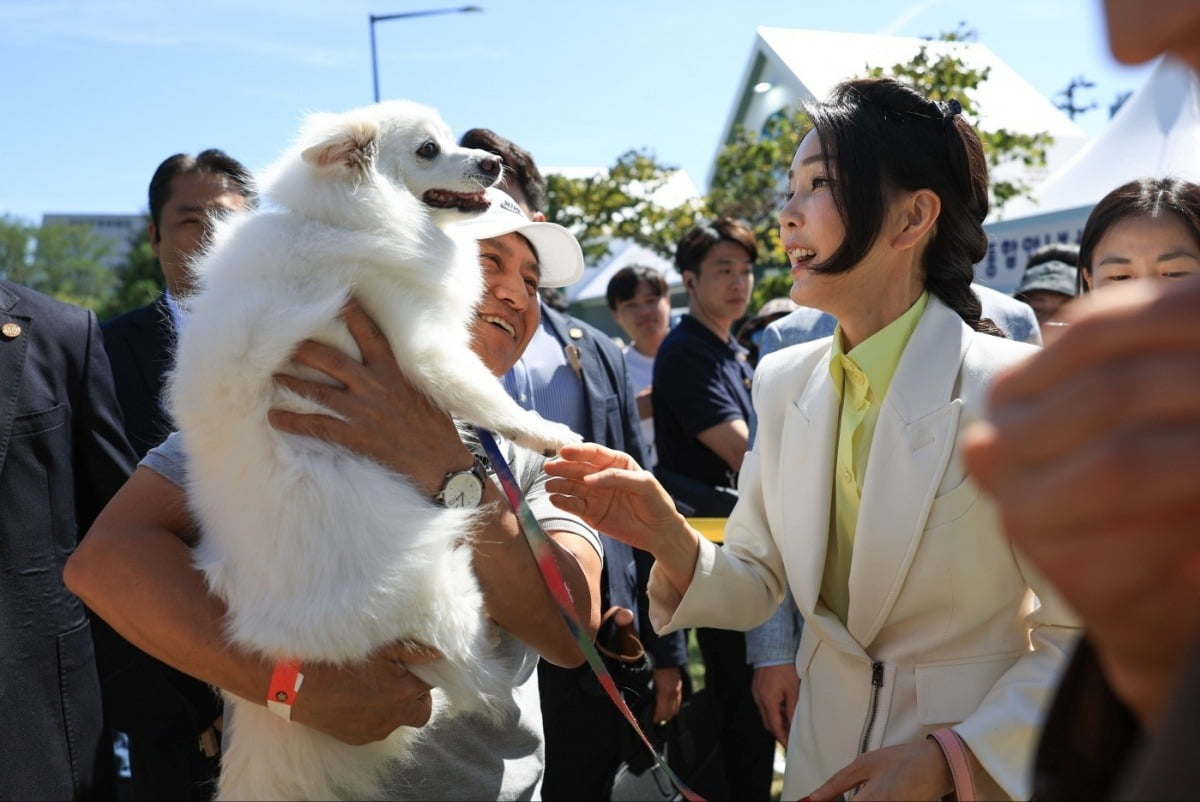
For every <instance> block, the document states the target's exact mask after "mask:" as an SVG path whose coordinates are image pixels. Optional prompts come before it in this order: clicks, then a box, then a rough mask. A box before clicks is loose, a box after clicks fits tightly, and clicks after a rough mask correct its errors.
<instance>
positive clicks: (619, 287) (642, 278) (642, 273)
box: [604, 265, 667, 312]
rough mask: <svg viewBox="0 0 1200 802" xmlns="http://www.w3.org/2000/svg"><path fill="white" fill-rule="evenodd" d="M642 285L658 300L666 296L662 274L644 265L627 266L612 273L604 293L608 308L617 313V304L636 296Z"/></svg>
mask: <svg viewBox="0 0 1200 802" xmlns="http://www.w3.org/2000/svg"><path fill="white" fill-rule="evenodd" d="M642 284H646V285H647V286H649V287H650V291H651V292H653V293H654V294H655V295H657V296H658V297H659V298H662V297H663V296H665V295H666V294H667V280H666V279H664V278H663V275H662V273H659V272H658V271H657V270H655V269H654V268H653V267H646V266H645V265H629V266H627V267H622V268H621V269H620V270H618V271H617V272H616V273H613V277H612V278H610V279H609V280H608V289H607V290H605V293H604V295H605V298H606V299H607V300H608V308H609V309H611V310H612V311H614V312H615V311H617V304H619V303H620V302H621V301H628V300H629V299H630V298H632V297H633V296H635V295H637V291H638V287H639V286H640V285H642Z"/></svg>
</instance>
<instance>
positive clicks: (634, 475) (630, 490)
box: [545, 443, 700, 593]
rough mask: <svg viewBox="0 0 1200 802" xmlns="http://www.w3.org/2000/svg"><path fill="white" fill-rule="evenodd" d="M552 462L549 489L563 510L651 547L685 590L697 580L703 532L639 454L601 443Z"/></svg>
mask: <svg viewBox="0 0 1200 802" xmlns="http://www.w3.org/2000/svg"><path fill="white" fill-rule="evenodd" d="M558 455H559V459H554V460H549V461H547V462H546V465H545V471H546V474H547V475H548V476H549V477H550V478H549V479H548V480H547V481H546V490H547V491H548V492H549V493H550V494H551V495H550V500H551V501H552V502H553V503H554V504H555V505H556V506H557V507H559V508H560V509H563V510H566V511H567V512H569V513H572V514H574V515H578V516H579V517H580V518H582V519H583V520H584V521H586V522H587V523H588V525H589V526H592V527H594V528H596V529H597V530H599V531H601V532H603V533H604V534H606V535H608V536H610V537H614V538H616V539H617V540H620V541H623V542H625V543H628V544H629V545H631V546H633V547H634V548H638V549H642V550H643V551H648V552H650V553H651V554H653V555H654V558H655V560H656V561H657V562H658V563H659V565H660V566H661V567H662V568H663V569H664V570H665V571H666V572H667V578H668V579H670V581H671V584H672V585H674V586H675V587H676V588H677V589H678V590H679V591H680V592H681V593H682V592H684V591H686V590H687V586H688V585H689V584H691V577H692V571H693V569H694V568H695V565H696V555H697V554H699V549H700V546H699V543H700V534H699V533H698V532H697V531H696V530H695V529H693V528H692V527H690V526H688V523H687V521H686V519H684V517H683V516H682V515H680V514H679V513H678V512H677V511H676V509H675V503H674V502H673V501H672V500H671V496H670V494H668V493H667V491H666V490H665V489H664V488H663V486H662V485H660V484H659V483H658V480H657V479H655V478H654V474H652V473H650V472H649V471H645V470H642V468H641V467H640V466H639V465H638V464H637V462H635V461H634V459H633V457H630V456H629V455H628V454H625V453H623V452H620V451H614V450H612V449H611V448H605V447H604V446H601V445H597V444H595V443H580V444H578V445H569V446H564V447H563V448H562V449H561V450H560V451H559V452H558Z"/></svg>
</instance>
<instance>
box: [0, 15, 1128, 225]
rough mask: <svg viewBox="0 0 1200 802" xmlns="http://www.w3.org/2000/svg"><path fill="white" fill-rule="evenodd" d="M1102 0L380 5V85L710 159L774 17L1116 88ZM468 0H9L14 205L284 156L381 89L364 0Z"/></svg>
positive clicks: (6, 167) (4, 178)
mask: <svg viewBox="0 0 1200 802" xmlns="http://www.w3.org/2000/svg"><path fill="white" fill-rule="evenodd" d="M1100 2H1101V0H1006V2H1003V3H998V2H995V1H994V0H978V1H977V0H833V2H831V0H817V1H815V2H814V0H791V1H790V2H784V1H783V0H773V1H772V2H768V0H736V2H707V0H598V1H593V2H589V3H581V2H576V1H575V0H479V2H478V5H480V6H482V7H483V8H484V11H483V12H482V13H473V14H446V15H439V16H430V17H421V18H412V19H400V20H392V21H386V22H379V23H376V25H375V33H376V41H377V46H378V54H379V55H378V68H379V82H380V90H381V94H382V95H383V96H384V97H385V98H386V97H407V98H411V99H413V100H418V101H421V102H424V103H428V104H430V105H433V106H435V107H436V108H438V109H439V110H440V111H441V112H442V115H443V116H444V117H445V118H446V120H447V122H449V124H450V125H451V127H452V128H453V129H454V130H455V131H456V132H461V131H463V130H465V129H466V128H470V127H472V126H476V125H479V126H485V127H490V128H493V129H495V130H496V131H498V132H499V133H501V134H503V135H505V136H508V137H509V138H511V139H513V140H515V141H517V142H518V143H520V144H522V145H523V146H525V147H526V148H528V149H529V150H530V151H531V152H532V153H533V154H534V156H535V157H536V158H537V160H538V162H539V164H541V165H543V166H584V165H594V166H602V165H609V164H611V163H612V162H613V161H614V160H615V159H616V157H617V156H618V155H620V154H621V153H623V152H625V151H626V150H629V149H631V148H647V149H649V150H651V151H652V152H653V153H654V154H655V155H656V156H657V157H658V159H659V160H660V161H661V162H663V163H665V164H668V165H673V166H679V167H683V168H684V169H686V170H687V171H688V172H689V173H690V175H691V176H692V178H693V180H694V181H695V182H696V183H697V184H701V183H702V182H703V181H704V178H705V176H706V174H707V171H708V167H709V164H710V162H711V160H712V158H713V155H714V152H715V150H716V147H717V140H718V138H719V136H720V133H721V128H722V126H723V124H724V122H725V120H726V117H727V114H728V111H729V108H730V106H731V104H732V103H733V100H734V94H735V91H736V89H737V85H738V83H739V81H740V79H741V77H742V73H743V70H744V69H745V67H746V63H747V60H748V59H749V55H750V50H751V46H752V45H753V42H754V31H755V28H756V27H757V26H760V25H765V26H777V27H795V28H817V29H824V30H840V31H850V32H860V33H886V34H895V35H903V36H929V35H936V34H938V33H940V32H942V31H945V30H952V29H954V28H956V27H957V25H958V23H959V21H960V20H961V21H965V22H966V23H967V24H968V26H969V27H972V28H974V29H976V30H977V31H978V33H979V41H981V42H982V43H984V44H986V45H988V46H989V47H990V48H991V49H992V50H993V51H995V52H996V53H997V54H998V55H999V56H1000V57H1001V58H1002V59H1004V60H1005V61H1007V62H1008V63H1009V64H1010V65H1011V66H1012V67H1013V68H1014V69H1015V70H1016V71H1017V72H1018V73H1020V74H1021V75H1023V76H1024V77H1025V79H1026V80H1028V81H1029V82H1030V83H1031V84H1033V85H1034V87H1036V88H1037V89H1038V90H1040V91H1041V92H1042V93H1043V94H1045V95H1047V96H1048V97H1053V96H1054V94H1055V93H1057V92H1058V91H1059V90H1061V89H1062V88H1064V87H1065V86H1066V85H1067V83H1068V82H1069V81H1070V80H1071V78H1072V77H1073V76H1076V75H1084V76H1086V77H1088V78H1089V79H1091V80H1093V81H1095V82H1096V84H1097V87H1096V89H1095V90H1093V91H1092V92H1091V95H1090V96H1091V97H1092V98H1093V99H1095V100H1096V101H1098V103H1099V104H1100V106H1101V109H1100V110H1097V111H1094V112H1091V113H1090V114H1087V115H1084V116H1083V117H1081V118H1079V119H1078V120H1077V122H1079V123H1080V125H1082V126H1083V127H1084V129H1085V130H1086V131H1088V132H1089V134H1093V135H1094V134H1095V133H1096V132H1098V131H1099V130H1100V129H1101V128H1102V127H1103V124H1104V122H1105V120H1106V119H1107V112H1106V111H1104V109H1105V108H1106V107H1107V104H1108V103H1109V101H1110V100H1111V98H1112V97H1113V96H1114V95H1115V94H1116V93H1117V92H1118V91H1121V90H1131V89H1135V88H1136V87H1137V86H1138V85H1139V84H1140V82H1141V80H1142V78H1144V77H1145V75H1146V74H1147V72H1148V67H1145V66H1143V67H1139V68H1129V67H1122V66H1120V65H1117V64H1116V63H1115V62H1114V61H1113V60H1112V58H1111V56H1110V55H1109V53H1108V47H1107V42H1106V40H1105V38H1104V28H1103V21H1102V17H1101V14H1100ZM458 4H459V0H450V2H444V3H443V2H439V1H438V0H376V1H374V2H369V3H363V2H357V0H347V1H345V2H328V1H326V2H320V1H319V0H193V2H190V3H183V2H179V1H178V0H169V1H168V0H161V1H156V0H72V1H68V0H0V74H3V76H4V78H3V82H2V83H0V86H2V87H3V88H2V89H0V110H2V112H0V113H2V114H3V119H4V124H3V125H0V214H9V215H15V216H17V217H19V218H23V219H26V220H30V221H34V222H37V221H39V220H40V218H41V215H42V214H43V213H44V212H113V213H131V212H132V213H137V212H144V211H145V210H146V199H145V194H146V186H147V184H148V182H149V180H150V176H151V174H152V173H153V171H154V168H155V167H156V166H157V165H158V163H159V162H160V161H162V159H164V158H165V157H167V156H169V155H171V154H172V153H176V152H179V151H188V152H192V153H195V152H197V151H199V150H202V149H204V148H207V147H220V148H223V149H225V150H226V151H228V152H229V153H230V154H231V155H233V156H235V157H236V158H238V159H240V160H242V161H243V162H245V163H246V164H247V165H248V166H250V167H252V168H260V167H263V166H265V165H267V164H269V163H270V162H271V161H273V160H274V159H275V157H276V156H277V155H278V154H279V153H280V152H281V151H282V150H283V149H284V147H285V146H286V145H287V144H288V142H289V141H290V140H291V138H292V136H293V135H294V133H295V131H296V129H297V126H298V124H299V121H300V119H301V117H302V116H303V114H304V113H305V112H307V111H313V110H330V111H338V110H343V109H347V108H351V107H354V106H359V105H363V104H366V103H369V102H371V99H372V85H371V53H370V37H369V31H370V25H369V23H368V16H369V14H371V13H374V14H390V13H399V12H406V11H416V10H426V9H435V8H446V7H455V6H456V5H458Z"/></svg>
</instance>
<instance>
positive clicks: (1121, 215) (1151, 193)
mask: <svg viewBox="0 0 1200 802" xmlns="http://www.w3.org/2000/svg"><path fill="white" fill-rule="evenodd" d="M1166 212H1170V213H1171V214H1174V215H1176V216H1177V217H1179V219H1180V220H1182V221H1183V222H1184V223H1185V224H1186V225H1187V227H1188V229H1189V230H1190V231H1191V232H1192V238H1193V239H1195V240H1196V243H1197V244H1198V245H1200V185H1197V184H1193V183H1192V182H1191V181H1185V180H1183V179H1182V178H1138V179H1135V180H1133V181H1130V182H1129V183H1128V184H1122V185H1121V186H1119V187H1117V188H1116V189H1114V190H1113V191H1112V192H1110V193H1108V194H1107V195H1105V196H1104V197H1103V198H1101V199H1100V202H1099V203H1097V204H1096V206H1095V208H1093V209H1092V213H1091V214H1089V215H1088V219H1087V222H1086V223H1084V224H1083V235H1082V236H1081V237H1080V238H1079V277H1078V279H1077V281H1078V284H1077V289H1078V291H1079V292H1081V293H1083V292H1087V289H1088V288H1087V284H1086V282H1084V280H1083V278H1084V273H1085V272H1086V273H1087V274H1088V276H1091V274H1092V259H1093V258H1094V257H1095V253H1096V245H1098V244H1099V242H1100V238H1101V237H1103V236H1104V235H1105V234H1106V233H1108V230H1109V229H1110V228H1112V227H1113V226H1114V225H1116V224H1117V223H1119V222H1121V221H1122V220H1124V219H1126V218H1128V217H1161V216H1162V215H1163V214H1164V213H1166Z"/></svg>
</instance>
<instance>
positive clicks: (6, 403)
mask: <svg viewBox="0 0 1200 802" xmlns="http://www.w3.org/2000/svg"><path fill="white" fill-rule="evenodd" d="M19 301H20V299H19V298H18V297H17V295H16V294H15V293H13V292H10V291H9V290H8V289H7V288H5V287H3V286H0V326H3V325H4V324H6V323H11V324H13V325H15V326H18V327H20V333H18V334H17V335H16V336H9V335H6V334H0V377H3V381H2V382H0V472H2V471H3V470H4V459H5V457H6V456H7V455H8V443H9V438H10V437H11V435H12V427H13V419H14V418H15V417H16V415H17V398H18V397H19V396H20V394H21V383H22V382H23V381H24V380H25V359H26V357H27V355H28V353H29V338H30V337H31V336H32V335H33V319H32V318H30V317H28V316H27V315H19V314H17V312H16V310H17V304H18V302H19Z"/></svg>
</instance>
